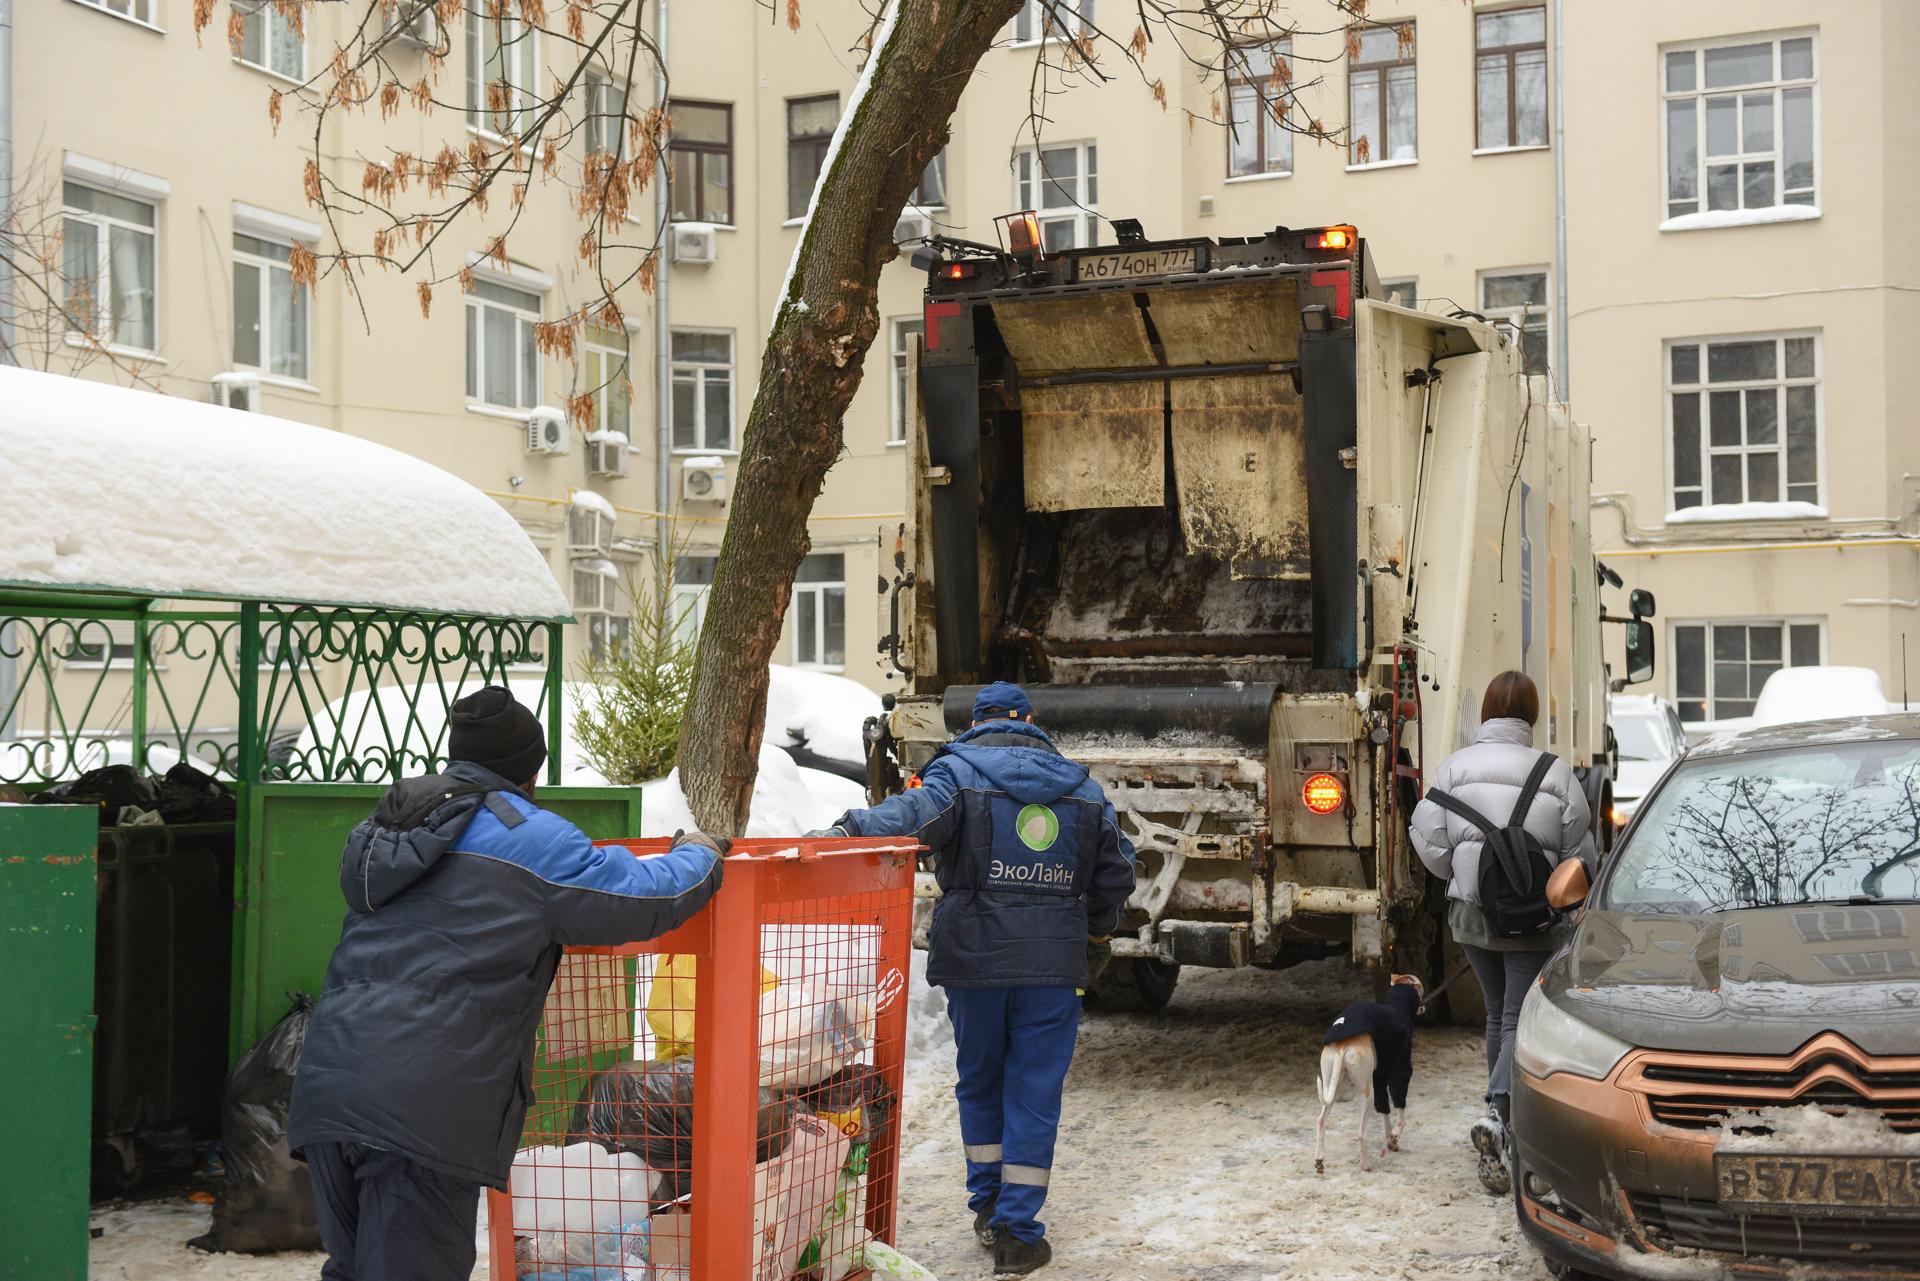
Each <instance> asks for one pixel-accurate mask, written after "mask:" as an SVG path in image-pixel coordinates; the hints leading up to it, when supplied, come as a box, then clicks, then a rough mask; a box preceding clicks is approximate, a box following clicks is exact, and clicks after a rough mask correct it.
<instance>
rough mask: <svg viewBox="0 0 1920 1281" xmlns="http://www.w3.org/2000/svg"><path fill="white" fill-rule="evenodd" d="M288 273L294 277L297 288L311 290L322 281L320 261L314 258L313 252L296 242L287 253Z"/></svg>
mask: <svg viewBox="0 0 1920 1281" xmlns="http://www.w3.org/2000/svg"><path fill="white" fill-rule="evenodd" d="M287 272H288V274H289V275H291V276H292V277H293V283H294V285H295V286H297V287H298V288H301V289H311V288H313V287H314V285H315V284H316V283H318V282H319V279H320V260H319V259H318V258H317V257H315V256H314V253H313V250H311V249H309V248H307V247H306V246H305V245H303V244H301V243H300V242H299V241H297V240H296V241H294V242H293V247H292V248H291V249H289V250H288V251H287Z"/></svg>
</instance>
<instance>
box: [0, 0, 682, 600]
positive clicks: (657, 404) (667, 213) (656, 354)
mask: <svg viewBox="0 0 1920 1281" xmlns="http://www.w3.org/2000/svg"><path fill="white" fill-rule="evenodd" d="M4 3H6V0H0V4H4ZM659 4H660V7H659V8H658V9H657V10H655V11H654V19H653V41H654V44H655V46H656V47H657V49H658V56H659V64H658V65H657V66H656V67H655V68H654V73H653V100H654V105H656V106H658V107H659V108H660V110H662V111H665V110H666V109H667V0H659ZM672 183H673V163H672V157H671V156H669V157H667V158H666V163H664V164H662V165H661V166H660V181H659V182H656V183H655V184H653V226H654V235H655V236H656V237H658V239H659V250H658V252H659V254H660V270H659V272H658V274H657V275H656V276H655V277H654V281H655V283H654V289H653V412H654V418H655V420H656V421H655V423H654V427H655V440H654V455H655V464H654V468H653V510H654V512H655V513H656V514H655V516H654V518H653V529H654V546H655V548H657V550H656V551H655V553H654V554H655V555H656V556H670V555H672V554H673V553H672V547H671V540H672V528H671V521H670V519H669V518H668V516H667V513H668V512H669V511H671V510H672V507H671V506H670V504H671V502H672V498H673V489H672V485H671V484H670V481H671V478H672V473H671V471H670V466H671V459H672V457H673V342H672V339H671V337H670V336H669V334H668V325H669V323H670V322H669V315H670V313H669V311H668V308H667V286H668V282H669V281H671V280H672V278H673V254H672V253H671V252H670V251H671V249H672V247H673V230H672V224H671V222H670V221H669V219H670V217H671V215H672V210H673V206H672V202H671V200H670V190H671V186H672ZM665 572H667V573H671V572H672V569H671V567H668V568H667V569H666V570H665Z"/></svg>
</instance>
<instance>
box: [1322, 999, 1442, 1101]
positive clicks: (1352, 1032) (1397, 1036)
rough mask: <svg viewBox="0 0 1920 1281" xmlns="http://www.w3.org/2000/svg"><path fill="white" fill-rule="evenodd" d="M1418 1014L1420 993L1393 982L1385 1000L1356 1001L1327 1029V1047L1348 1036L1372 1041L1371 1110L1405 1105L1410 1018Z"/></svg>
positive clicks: (1410, 1070) (1410, 1073) (1410, 1067)
mask: <svg viewBox="0 0 1920 1281" xmlns="http://www.w3.org/2000/svg"><path fill="white" fill-rule="evenodd" d="M1419 1012H1420V993H1419V992H1418V991H1417V990H1415V989H1414V988H1413V987H1412V986H1411V985H1409V984H1405V983H1396V984H1394V985H1393V986H1392V987H1390V988H1388V989H1387V999H1386V1000H1384V1001H1355V1002H1354V1003H1353V1004H1352V1005H1349V1006H1348V1007H1347V1008H1346V1009H1344V1010H1342V1011H1341V1012H1340V1017H1339V1018H1337V1019H1335V1020H1334V1021H1333V1026H1332V1027H1329V1028H1328V1029H1327V1036H1326V1041H1325V1043H1326V1044H1329V1045H1330V1044H1332V1043H1333V1042H1335V1041H1345V1040H1347V1039H1349V1038H1350V1037H1356V1036H1371V1037H1372V1038H1373V1053H1374V1069H1373V1110H1374V1111H1376V1112H1382V1113H1384V1112H1386V1111H1387V1104H1388V1102H1389V1100H1391V1102H1392V1104H1393V1106H1394V1107H1397V1108H1405V1107H1406V1106H1407V1087H1408V1086H1409V1085H1411V1084H1413V1016H1414V1015H1415V1014H1418V1013H1419Z"/></svg>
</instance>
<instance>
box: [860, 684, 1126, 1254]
mask: <svg viewBox="0 0 1920 1281" xmlns="http://www.w3.org/2000/svg"><path fill="white" fill-rule="evenodd" d="M838 827H839V828H840V829H841V830H843V831H845V832H847V833H849V834H851V835H855V836H883V835H884V836H901V835H917V836H918V837H919V838H920V839H921V840H922V841H923V842H925V843H926V845H927V847H928V848H929V849H930V850H932V851H933V867H934V877H935V879H936V880H937V881H938V882H939V884H940V890H941V898H940V901H939V902H938V903H937V904H935V905H934V909H933V932H932V937H931V941H930V943H929V946H928V952H927V981H928V982H929V983H932V984H935V985H937V986H944V987H945V988H946V989H947V1014H948V1016H949V1017H950V1018H951V1019H952V1020H953V1033H954V1042H955V1046H956V1050H957V1054H956V1057H957V1059H958V1064H957V1066H958V1068H959V1084H958V1086H957V1087H956V1090H955V1093H956V1095H957V1096H958V1098H959V1101H960V1139H961V1142H962V1143H963V1144H964V1145H965V1147H966V1156H967V1192H968V1205H969V1207H970V1208H971V1209H972V1210H973V1212H974V1231H975V1233H976V1234H978V1236H979V1237H980V1241H981V1244H982V1245H986V1246H990V1247H992V1249H993V1251H994V1269H995V1271H996V1272H997V1273H1000V1274H1007V1273H1024V1272H1031V1271H1033V1270H1034V1269H1035V1268H1038V1267H1040V1266H1041V1265H1043V1264H1045V1263H1046V1262H1047V1260H1048V1259H1050V1258H1052V1257H1053V1250H1052V1247H1051V1246H1049V1245H1048V1244H1047V1241H1046V1239H1045V1229H1044V1227H1043V1226H1042V1225H1041V1223H1040V1221H1039V1219H1038V1218H1037V1216H1038V1214H1039V1212H1040V1207H1041V1204H1042V1203H1043V1202H1044V1201H1045V1200H1046V1196H1047V1179H1048V1174H1049V1172H1050V1171H1051V1169H1052V1167H1053V1142H1054V1134H1055V1132H1056V1130H1057V1129H1058V1128H1059V1125H1060V1095H1061V1089H1062V1087H1063V1086H1064V1084H1065V1082H1066V1076H1067V1067H1068V1065H1069V1064H1070V1063H1071V1062H1072V1061H1073V1042H1074V1034H1075V1032H1076V1030H1077V1029H1078V1027H1079V1024H1080V991H1081V990H1082V989H1084V988H1085V987H1086V986H1087V984H1088V982H1089V963H1090V958H1091V959H1092V961H1093V963H1094V964H1104V957H1105V951H1106V946H1107V936H1108V935H1109V934H1111V933H1112V931H1113V930H1114V928H1115V927H1116V926H1117V925H1118V924H1119V922H1120V911H1121V908H1122V906H1123V905H1124V904H1125V903H1126V901H1127V896H1128V895H1129V894H1131V893H1132V892H1133V846H1132V845H1131V844H1130V843H1129V842H1128V841H1127V838H1126V837H1125V836H1124V835H1122V834H1121V832H1120V828H1119V825H1118V824H1117V823H1116V822H1115V820H1114V813H1113V806H1112V805H1110V804H1108V802H1107V798H1106V794H1105V793H1104V792H1102V791H1101V790H1100V785H1099V784H1098V783H1096V782H1094V781H1093V780H1092V779H1091V778H1090V777H1088V774H1087V767H1086V766H1084V765H1076V764H1074V763H1073V762H1072V761H1070V760H1068V759H1067V758H1066V757H1064V756H1062V755H1061V754H1060V752H1059V750H1058V749H1057V748H1055V747H1054V745H1053V740H1052V739H1050V738H1048V737H1047V735H1046V733H1045V732H1044V731H1043V730H1041V729H1040V728H1039V727H1038V726H1036V725H1035V724H1033V704H1032V702H1031V701H1029V699H1028V698H1027V694H1026V691H1025V690H1022V689H1021V688H1020V687H1019V686H1018V685H1010V684H1007V683H1005V682H1001V683H998V684H993V685H989V686H987V687H986V688H984V689H983V690H981V691H980V694H979V696H978V697H977V698H976V699H975V700H974V705H973V727H972V728H971V729H969V730H967V731H966V732H965V733H964V734H961V735H960V736H959V737H958V738H956V739H954V740H953V741H952V742H951V743H948V744H947V745H946V746H945V747H943V748H941V749H940V751H939V752H937V753H936V754H935V755H934V758H933V760H932V761H930V762H929V763H928V764H927V767H926V768H925V769H924V770H922V771H921V772H920V786H918V787H912V788H908V789H907V790H906V791H904V792H902V793H901V794H900V795H898V796H895V797H892V798H890V799H888V800H887V801H885V802H883V803H882V804H880V805H878V806H876V807H874V808H873V809H870V810H856V811H853V812H851V813H849V814H847V815H846V816H845V817H844V818H842V819H841V820H840V822H839V824H838Z"/></svg>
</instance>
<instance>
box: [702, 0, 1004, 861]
mask: <svg viewBox="0 0 1920 1281" xmlns="http://www.w3.org/2000/svg"><path fill="white" fill-rule="evenodd" d="M894 2H895V3H898V4H899V5H900V6H901V11H900V13H899V15H898V16H897V17H896V18H895V19H894V22H893V27H892V30H891V32H890V33H889V34H888V36H887V38H886V39H885V40H883V41H881V42H880V46H879V47H878V48H876V49H875V50H874V51H873V52H872V54H871V55H870V56H871V57H872V58H873V59H875V63H874V66H873V68H872V76H871V80H870V83H869V84H868V87H867V92H866V94H865V96H864V97H863V98H861V99H859V100H858V101H856V102H854V103H852V104H850V106H849V112H850V118H849V119H848V120H847V121H846V122H845V125H844V130H845V132H844V134H843V136H842V137H841V138H840V141H839V149H838V151H837V152H836V153H835V154H834V156H833V159H832V162H831V166H830V167H829V168H828V169H827V171H826V172H825V173H824V174H822V175H821V188H820V191H819V196H818V199H817V201H816V206H815V209H814V212H813V216H812V217H811V218H810V219H809V220H808V222H807V226H806V227H805V229H804V230H803V231H802V232H801V243H800V251H799V258H798V262H797V264H796V269H795V271H794V274H793V279H792V280H791V281H790V282H789V284H788V289H787V293H786V295H785V296H784V297H783V298H781V300H780V302H779V310H778V312H777V314H776V316H775V319H774V324H773V331H772V333H770V334H769V335H768V337H767V346H766V350H765V352H764V353H763V354H762V356H761V359H760V386H759V389H758V390H757V391H756V392H755V394H754V398H753V410H752V412H751V414H749V416H748V418H747V428H746V436H745V440H744V442H743V444H742V445H741V448H740V474H739V482H738V484H737V485H736V487H735V489H734V497H733V505H732V506H733V510H732V513H731V515H730V516H729V518H728V520H727V530H726V535H725V538H724V540H723V541H722V542H721V544H720V560H719V563H718V565H717V566H716V567H715V570H714V581H713V592H712V595H711V596H709V597H708V600H707V612H706V619H705V622H704V623H703V624H702V626H701V630H700V649H699V657H698V659H697V662H696V666H695V668H694V679H693V694H692V697H691V698H690V699H689V700H688V703H687V714H686V721H685V723H684V725H683V726H682V727H681V730H680V758H679V765H680V779H681V783H682V785H683V786H684V788H685V789H686V793H687V800H688V803H689V804H690V805H691V806H692V808H693V813H694V817H695V818H696V819H698V820H699V823H700V825H701V827H702V828H703V829H705V830H706V831H709V832H712V833H715V834H720V835H729V836H732V835H738V834H739V833H740V832H741V831H742V830H743V829H744V828H745V826H746V821H747V806H748V802H749V800H750V798H751V796H752V794H753V780H754V774H755V772H756V770H757V767H758V758H759V753H760V736H761V729H762V724H763V722H764V720H765V717H766V707H767V664H768V663H769V662H770V661H771V660H772V658H773V651H774V646H775V645H776V644H777V643H778V642H779V639H780V627H781V623H782V621H783V620H784V619H785V618H786V614H787V605H788V602H789V601H790V599H791V598H792V592H793V579H794V574H795V573H796V572H797V571H798V569H799V567H800V559H801V557H803V556H805V555H806V553H807V549H808V547H809V546H810V545H811V543H810V540H809V539H808V537H807V517H808V515H809V513H810V512H811V511H812V510H813V503H814V500H815V499H816V498H818V497H819V495H820V487H821V485H822V483H823V482H824V481H825V479H826V474H827V469H828V468H829V467H831V466H832V465H833V463H834V461H835V460H836V459H837V458H839V456H840V449H841V419H842V418H843V417H844V415H845V414H846V412H847V406H848V405H849V404H850V403H851V402H852V400H853V394H854V392H855V391H857V390H858V389H859V387H860V375H861V365H862V362H863V361H864V359H865V357H866V354H867V348H868V347H869V346H870V345H871V344H872V342H873V338H874V334H875V332H876V331H877V330H878V328H879V325H880V316H879V307H878V302H877V299H876V291H877V287H878V284H879V279H880V270H881V268H882V267H884V266H885V265H886V264H887V263H888V262H889V261H891V260H892V259H893V258H894V257H895V255H896V253H897V250H896V249H895V247H894V243H893V227H894V223H895V221H896V220H897V219H898V218H899V216H900V209H901V206H903V205H904V204H905V203H906V199H907V196H908V195H909V194H910V193H911V192H912V190H913V188H914V186H915V184H916V183H918V182H919V180H920V174H921V171H922V170H923V169H925V168H926V166H927V164H928V162H930V161H931V160H932V159H933V157H934V155H935V154H936V153H937V152H938V151H939V150H940V148H941V147H942V146H944V145H945V144H946V141H947V133H948V122H949V121H950V120H951V119H952V116H953V112H954V108H955V107H956V106H957V105H958V104H959V101H960V93H961V91H962V90H963V89H965V88H966V86H967V82H968V81H969V80H970V79H971V78H972V76H973V70H974V67H975V65H976V64H978V63H979V61H980V58H981V55H982V54H984V53H985V52H986V51H987V49H988V48H989V47H990V46H991V45H992V43H993V38H994V36H995V35H996V34H998V32H999V31H1000V29H1001V28H1002V27H1004V26H1005V25H1006V24H1007V23H1008V22H1009V21H1010V20H1011V19H1012V18H1013V16H1014V13H1015V12H1016V11H1017V10H1018V9H1019V7H1020V3H1019V0H894Z"/></svg>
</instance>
